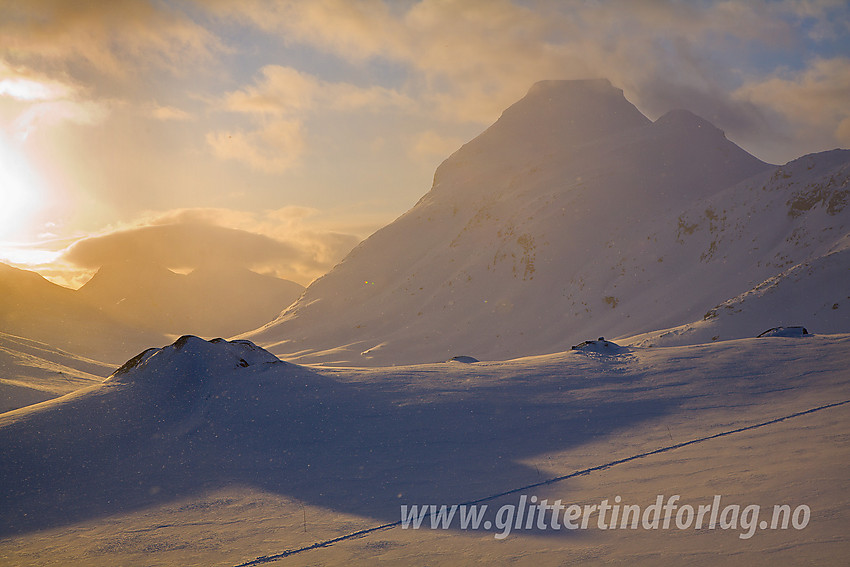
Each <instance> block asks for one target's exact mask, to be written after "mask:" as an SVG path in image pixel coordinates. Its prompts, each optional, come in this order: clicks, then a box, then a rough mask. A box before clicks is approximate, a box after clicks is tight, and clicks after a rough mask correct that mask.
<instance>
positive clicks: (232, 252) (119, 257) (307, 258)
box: [61, 208, 359, 284]
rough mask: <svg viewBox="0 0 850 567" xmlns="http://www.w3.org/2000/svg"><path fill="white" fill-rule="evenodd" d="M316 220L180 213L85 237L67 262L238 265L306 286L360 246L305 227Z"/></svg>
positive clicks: (292, 214) (280, 214)
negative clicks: (309, 221) (310, 221)
mask: <svg viewBox="0 0 850 567" xmlns="http://www.w3.org/2000/svg"><path fill="white" fill-rule="evenodd" d="M312 214H313V212H312V211H311V210H309V209H300V208H285V209H279V210H273V211H265V212H262V213H250V212H245V211H231V210H227V209H178V210H174V211H169V212H166V213H160V214H156V215H150V216H147V217H143V218H140V219H138V220H137V221H135V222H134V223H132V224H130V225H125V226H121V227H111V228H109V229H107V230H105V231H104V232H103V233H101V234H99V235H96V236H90V237H88V238H84V239H81V240H79V241H77V242H75V243H74V244H72V245H71V246H69V247H68V248H67V249H66V251H65V252H64V254H63V255H62V258H61V259H62V260H63V261H65V262H70V263H72V264H74V265H76V266H78V267H79V268H85V269H90V270H91V269H97V268H98V267H100V266H102V265H106V264H110V263H116V262H124V261H131V262H154V263H157V264H160V265H163V266H166V267H168V268H170V269H174V270H189V269H194V268H197V267H199V266H205V265H210V264H213V265H219V266H222V265H223V266H233V267H241V268H248V269H253V270H255V271H258V272H261V273H270V274H274V275H276V276H278V277H282V278H285V279H291V280H294V281H298V282H299V283H304V284H306V283H309V282H310V281H312V280H313V279H314V278H316V277H318V276H320V275H322V274H324V273H325V272H326V271H327V270H328V269H330V268H331V267H332V266H333V265H334V264H335V263H336V262H338V261H339V260H341V259H342V257H343V256H344V255H345V254H346V253H347V252H348V251H350V250H351V248H353V247H354V246H355V245H356V244H357V242H359V238H358V237H356V236H353V235H350V234H341V233H338V232H334V231H328V230H321V229H319V228H318V227H313V228H311V227H309V223H305V222H304V221H305V219H306V218H308V217H309V216H310V215H312ZM247 227H250V228H247Z"/></svg>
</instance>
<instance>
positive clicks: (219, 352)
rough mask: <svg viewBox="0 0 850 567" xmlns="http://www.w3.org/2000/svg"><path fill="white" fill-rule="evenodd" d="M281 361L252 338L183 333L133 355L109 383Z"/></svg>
mask: <svg viewBox="0 0 850 567" xmlns="http://www.w3.org/2000/svg"><path fill="white" fill-rule="evenodd" d="M281 362H282V361H281V360H280V359H279V358H277V357H276V356H275V355H273V354H271V353H270V352H268V351H267V350H265V349H262V348H260V347H258V346H257V345H255V344H254V343H252V342H251V341H247V340H234V341H226V340H224V339H213V340H211V341H206V340H204V339H202V338H200V337H196V336H194V335H184V336H182V337H180V338H179V339H177V340H176V341H175V342H174V343H173V344H171V345H169V346H166V347H162V348H149V349H147V350H146V351H144V352H141V353H139V354H138V355H136V356H134V357H133V358H131V359H130V360H128V361H127V362H125V363H124V365H122V366H121V367H120V368H119V369H118V370H116V371H115V372H113V373H112V374H111V375H110V376H109V378H107V380H106V382H118V383H131V382H137V381H139V380H142V381H151V380H156V377H158V376H162V377H163V379H167V378H168V377H169V376H172V377H173V376H182V377H191V376H198V375H205V374H209V373H211V372H220V371H227V370H235V369H239V368H246V367H250V366H254V365H260V364H270V363H271V364H273V363H281Z"/></svg>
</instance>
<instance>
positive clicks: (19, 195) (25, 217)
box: [0, 133, 42, 240]
mask: <svg viewBox="0 0 850 567" xmlns="http://www.w3.org/2000/svg"><path fill="white" fill-rule="evenodd" d="M41 201H42V194H41V191H40V188H39V182H38V178H37V176H36V174H35V172H34V171H33V170H32V168H31V167H30V166H29V163H28V162H27V159H26V156H25V155H24V153H23V152H22V151H20V150H19V149H18V148H16V147H15V146H14V145H13V144H11V143H9V141H8V140H6V138H5V137H4V136H3V134H2V133H0V240H10V239H15V238H16V237H17V236H18V235H20V234H21V233H22V232H23V231H24V230H26V229H27V228H29V227H30V224H31V223H32V222H33V220H34V216H35V214H36V213H37V212H38V210H39V209H40V208H41V207H42V202H41Z"/></svg>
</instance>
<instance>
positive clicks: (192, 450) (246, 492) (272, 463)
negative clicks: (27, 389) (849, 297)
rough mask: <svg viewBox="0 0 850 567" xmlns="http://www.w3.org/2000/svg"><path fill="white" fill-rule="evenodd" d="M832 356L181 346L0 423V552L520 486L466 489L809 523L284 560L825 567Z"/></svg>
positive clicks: (834, 344) (428, 546)
mask: <svg viewBox="0 0 850 567" xmlns="http://www.w3.org/2000/svg"><path fill="white" fill-rule="evenodd" d="M848 356H850V335H834V336H822V335H821V336H819V335H815V336H810V337H803V338H762V339H745V340H737V341H720V342H716V343H712V344H706V345H696V346H681V347H664V348H638V347H631V348H628V349H619V350H617V352H616V353H614V354H604V353H602V352H589V351H588V352H584V351H567V352H563V353H556V354H550V355H545V356H539V357H528V358H523V359H518V360H513V361H506V362H499V363H493V362H490V363H488V362H479V363H475V364H455V363H441V364H429V365H421V366H406V367H396V368H378V369H365V368H364V369H341V368H321V369H310V368H306V367H302V366H298V365H295V364H290V363H282V362H280V361H278V360H277V359H276V358H275V357H273V356H272V355H270V354H269V353H267V352H266V351H263V350H262V349H260V348H258V347H256V346H254V345H252V344H250V343H247V342H239V341H234V342H227V341H214V342H206V341H202V340H201V339H198V338H196V337H184V338H181V339H180V340H179V341H177V342H176V343H174V344H173V345H170V346H167V347H164V348H161V349H152V350H149V351H145V352H144V353H142V354H140V355H139V356H138V357H135V358H134V359H133V360H131V361H128V363H127V364H126V365H125V366H124V367H122V369H120V370H118V371H116V372H115V373H114V374H113V375H112V377H111V378H110V379H109V380H107V381H106V382H105V383H103V384H100V385H97V386H93V387H91V388H87V389H83V390H79V391H77V392H75V393H73V394H70V395H68V396H64V397H62V398H59V399H56V400H52V401H48V402H45V403H42V404H39V405H37V406H33V407H29V408H22V409H19V410H15V411H11V412H7V413H5V414H2V415H0V454H2V455H3V459H2V460H0V506H2V510H3V514H2V515H0V558H2V560H3V562H6V563H10V564H15V565H22V566H23V565H43V564H45V563H48V562H55V563H57V564H86V565H92V566H94V565H116V564H121V565H148V566H150V565H177V564H181V565H186V564H194V565H231V566H232V565H238V564H243V563H244V562H247V561H250V560H253V559H254V558H257V557H260V556H268V555H274V554H277V553H280V552H282V551H284V550H287V549H289V550H294V549H299V548H302V547H308V546H311V545H312V544H314V543H317V542H322V541H327V540H330V539H334V538H337V537H340V536H345V535H346V534H351V533H354V532H357V531H359V530H362V529H369V528H372V527H377V526H380V525H382V524H385V523H393V522H396V521H398V520H399V519H400V505H413V504H418V505H421V504H436V505H440V504H447V505H451V504H458V503H461V502H468V501H471V500H477V499H480V498H486V497H488V496H491V495H497V494H500V493H502V492H505V491H511V490H518V491H517V492H516V493H514V494H510V495H507V496H503V497H500V498H495V499H493V500H488V502H489V503H490V504H491V505H493V506H494V507H495V506H501V505H503V504H506V503H512V504H516V503H517V499H518V497H519V495H520V494H524V495H526V496H527V497H528V498H530V497H531V496H535V497H536V498H539V499H544V498H545V499H548V501H549V502H553V501H554V500H555V499H561V500H562V501H563V502H564V503H565V504H570V503H579V504H581V505H584V504H596V503H599V502H600V501H601V500H602V499H609V500H613V499H614V497H615V496H621V498H622V501H623V502H624V503H629V504H639V505H642V506H648V505H649V504H651V503H654V502H655V500H656V497H657V495H665V496H666V497H669V496H671V495H674V494H678V495H680V496H681V502H680V504H684V503H688V504H692V505H702V504H705V503H710V502H711V501H712V498H713V497H714V496H715V495H721V496H722V498H723V500H724V502H726V503H729V504H732V503H734V504H738V505H740V506H741V507H744V506H748V505H751V504H756V505H759V506H761V507H762V508H763V509H764V510H768V509H772V506H773V505H774V504H789V505H791V506H792V507H797V506H799V505H801V504H805V505H807V506H809V508H810V510H811V520H810V523H809V524H808V526H807V527H806V528H805V529H801V530H797V529H787V530H770V529H763V530H756V533H755V534H754V535H753V537H751V538H749V539H742V538H741V537H740V534H741V533H742V530H741V529H739V528H736V529H727V530H720V529H716V530H706V529H703V530H695V529H686V530H681V531H680V530H675V529H671V530H661V529H659V530H644V529H637V530H630V529H625V530H600V529H597V528H594V527H593V526H591V528H590V529H588V530H581V531H578V532H572V531H565V530H560V531H555V530H550V529H546V530H540V529H529V530H526V529H517V530H514V531H513V533H512V534H511V535H510V536H509V537H508V538H506V539H504V540H497V539H496V538H494V535H495V533H496V530H493V529H491V530H489V531H488V530H478V531H472V530H461V529H459V527H458V526H457V524H455V525H454V526H452V527H451V528H450V529H446V530H443V529H436V530H431V529H421V530H403V529H401V528H400V527H394V528H392V529H383V530H378V531H375V532H373V533H370V534H368V535H365V536H362V537H353V538H348V539H344V540H341V541H339V542H337V543H336V544H334V545H332V546H322V547H317V548H314V549H311V550H306V551H303V552H299V553H298V554H296V555H294V556H292V557H289V558H287V560H286V562H285V563H286V564H295V565H307V564H310V565H315V564H322V565H367V564H370V565H371V564H376V563H377V562H384V563H386V564H399V565H400V564H405V565H410V564H428V565H457V564H478V565H492V564H504V563H507V562H513V563H515V564H519V565H535V566H540V565H565V564H566V565H573V564H576V565H587V564H623V565H626V564H628V565H658V564H679V563H687V564H689V565H711V566H716V565H740V564H747V565H796V564H817V565H839V564H842V561H844V560H845V559H846V557H847V555H848V553H850V540H848V537H847V531H846V526H847V521H848V519H850V518H848V517H847V514H848V509H850V506H848V504H850V500H848V494H850V490H848V489H850V468H848V463H850V443H848V441H850V439H848V436H847V426H848V420H850V404H843V405H837V406H836V405H834V404H836V403H841V402H845V401H847V398H848V395H847V393H848V392H849V391H850V388H848V386H850V375H848V373H847V372H846V361H847V357H848ZM827 406H831V407H827ZM817 408H820V409H817ZM811 409H815V410H816V411H814V412H810V413H805V414H803V413H801V412H806V411H808V410H811ZM779 418H787V419H784V420H780V421H777V419H779ZM758 424H763V425H761V426H760V427H756V428H754V429H748V430H740V429H741V428H745V427H749V426H754V425H758ZM739 430H740V431H739ZM715 436H716V437H715ZM697 439H703V440H702V441H698V442H695V443H691V444H688V445H685V446H680V447H678V448H675V447H676V446H677V445H678V444H681V443H685V442H688V441H693V440H697ZM665 448H670V449H665ZM659 449H662V452H659V453H653V454H646V453H649V452H652V451H656V450H659ZM640 455H643V456H640ZM623 459H628V460H623ZM621 460H623V461H622V462H620V461H621ZM606 465H607V466H606ZM600 466H601V467H602V468H597V467H600ZM587 469H594V470H592V471H591V470H587ZM584 470H587V472H585V473H583V474H580V475H578V476H574V477H571V478H569V479H566V480H563V481H559V482H554V483H551V484H546V485H539V483H540V482H541V481H545V480H546V479H551V478H556V477H561V476H568V475H570V474H571V473H573V472H575V471H584ZM529 485H536V486H533V487H529V488H526V489H523V488H522V487H528V486H529ZM594 522H595V520H594ZM426 525H427V522H426Z"/></svg>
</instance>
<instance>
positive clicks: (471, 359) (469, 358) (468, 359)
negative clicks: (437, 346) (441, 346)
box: [446, 355, 479, 364]
mask: <svg viewBox="0 0 850 567" xmlns="http://www.w3.org/2000/svg"><path fill="white" fill-rule="evenodd" d="M446 362H462V363H464V364H472V363H473V362H479V360H478V359H477V358H474V357H472V356H464V355H460V356H453V357H451V358H450V359H448V360H447V361H446Z"/></svg>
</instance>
